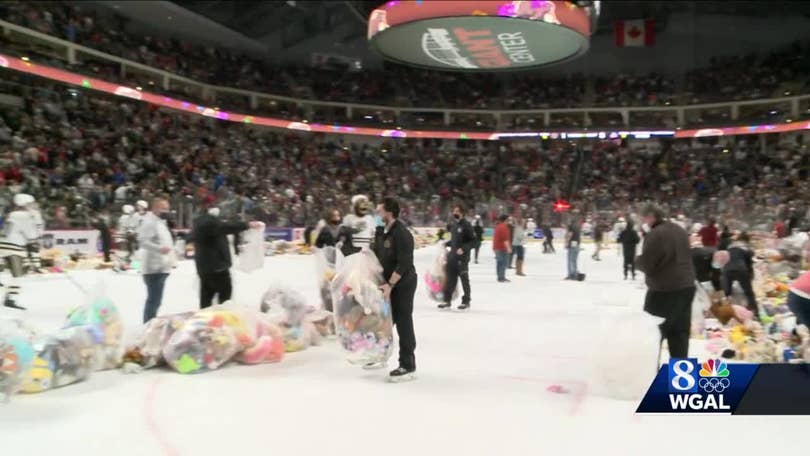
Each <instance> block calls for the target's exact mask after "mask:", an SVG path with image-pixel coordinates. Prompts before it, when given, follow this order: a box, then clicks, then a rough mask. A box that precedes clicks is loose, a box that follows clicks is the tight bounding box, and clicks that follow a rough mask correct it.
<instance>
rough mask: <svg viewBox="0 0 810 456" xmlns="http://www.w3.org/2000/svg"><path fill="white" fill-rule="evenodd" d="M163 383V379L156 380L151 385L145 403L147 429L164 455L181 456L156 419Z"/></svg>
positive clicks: (144, 412)
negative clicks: (156, 409) (159, 394)
mask: <svg viewBox="0 0 810 456" xmlns="http://www.w3.org/2000/svg"><path fill="white" fill-rule="evenodd" d="M162 382H163V380H162V379H160V378H156V379H155V380H154V381H153V382H152V383H151V384H150V385H149V389H148V390H147V392H146V399H145V401H144V411H143V414H144V420H146V427H147V428H148V429H149V432H150V433H151V434H152V435H153V436H154V437H155V439H157V441H158V444H159V445H160V448H161V450H163V454H164V455H166V456H179V455H180V452H179V451H177V449H176V448H175V447H174V446H173V445H172V444H171V443H169V439H168V438H166V434H164V433H163V429H161V427H160V426H159V425H158V424H157V420H156V419H155V397H156V396H157V390H158V387H159V386H160V384H161V383H162Z"/></svg>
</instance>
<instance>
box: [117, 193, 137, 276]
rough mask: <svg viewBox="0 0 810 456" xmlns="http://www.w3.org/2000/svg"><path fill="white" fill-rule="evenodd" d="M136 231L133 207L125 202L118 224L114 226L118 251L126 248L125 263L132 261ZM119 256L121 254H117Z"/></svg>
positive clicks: (135, 246)
mask: <svg viewBox="0 0 810 456" xmlns="http://www.w3.org/2000/svg"><path fill="white" fill-rule="evenodd" d="M137 232H138V219H137V218H136V215H135V208H134V207H132V205H130V204H125V205H124V206H122V207H121V216H120V217H118V226H116V240H117V242H118V250H119V252H120V251H122V250H126V252H127V256H126V258H125V259H124V262H125V263H126V264H129V263H130V262H131V261H132V255H133V254H134V253H135V250H136V248H137V245H136V243H137V239H136V237H137V236H136V233H137ZM119 257H121V255H120V254H119Z"/></svg>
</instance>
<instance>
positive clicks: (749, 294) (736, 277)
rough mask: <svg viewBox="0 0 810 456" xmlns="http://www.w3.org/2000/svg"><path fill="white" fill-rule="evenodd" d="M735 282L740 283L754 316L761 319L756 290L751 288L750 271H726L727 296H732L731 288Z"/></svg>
mask: <svg viewBox="0 0 810 456" xmlns="http://www.w3.org/2000/svg"><path fill="white" fill-rule="evenodd" d="M734 282H739V283H740V288H742V289H743V293H745V299H746V300H748V309H749V310H751V311H752V312H754V316H755V317H757V318H759V306H758V305H757V297H756V295H755V294H754V288H753V287H752V286H751V274H750V273H749V272H748V271H726V272H725V281H724V283H723V285H724V286H725V292H726V296H731V287H732V286H733V285H734Z"/></svg>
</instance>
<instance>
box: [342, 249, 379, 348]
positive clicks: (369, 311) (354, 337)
mask: <svg viewBox="0 0 810 456" xmlns="http://www.w3.org/2000/svg"><path fill="white" fill-rule="evenodd" d="M382 283H383V278H382V266H380V263H379V261H378V260H377V257H376V256H374V254H373V253H372V252H371V251H367V250H364V251H362V252H360V253H356V254H354V255H350V256H348V257H345V258H344V259H343V260H342V262H341V264H340V266H339V268H338V271H337V274H336V275H335V277H334V279H332V300H333V302H334V305H335V331H336V333H337V336H338V340H339V341H340V343H341V345H342V346H343V348H344V349H346V350H347V351H348V352H349V357H348V359H349V362H351V363H354V364H361V363H362V364H365V363H377V362H384V361H387V360H388V358H389V357H390V356H391V351H392V346H393V322H392V320H391V304H390V303H389V302H388V301H386V300H385V299H384V298H383V295H382V291H380V289H379V287H380V285H382Z"/></svg>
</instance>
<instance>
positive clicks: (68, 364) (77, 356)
mask: <svg viewBox="0 0 810 456" xmlns="http://www.w3.org/2000/svg"><path fill="white" fill-rule="evenodd" d="M102 340H103V335H102V334H101V332H100V331H99V327H98V326H93V325H84V326H72V327H69V328H63V329H60V330H58V331H57V332H56V333H54V334H49V335H47V336H43V337H38V338H37V339H36V340H35V341H34V351H35V352H36V354H35V356H34V359H33V361H32V362H31V367H30V368H29V369H28V370H27V371H26V373H25V375H24V376H23V382H22V388H21V391H22V392H23V393H41V392H43V391H47V390H49V389H52V388H59V387H61V386H65V385H70V384H71V383H76V382H79V381H81V380H84V379H86V378H87V377H89V376H90V374H91V373H92V372H93V371H94V370H96V368H97V367H98V361H99V358H98V353H99V351H98V348H99V344H100V342H101V341H102Z"/></svg>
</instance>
